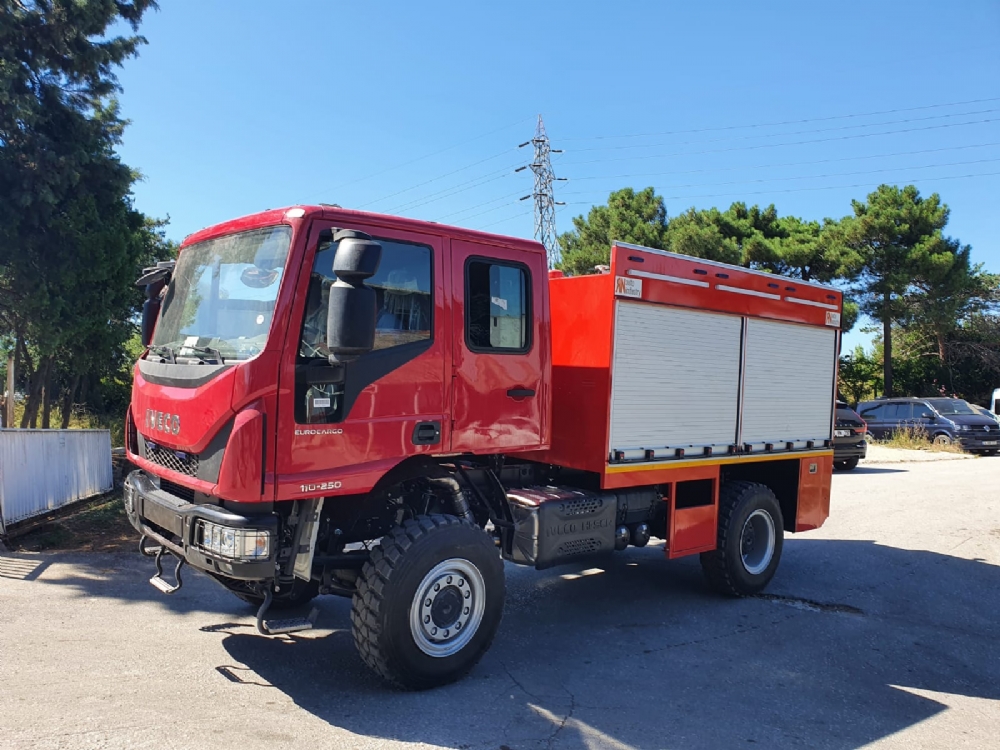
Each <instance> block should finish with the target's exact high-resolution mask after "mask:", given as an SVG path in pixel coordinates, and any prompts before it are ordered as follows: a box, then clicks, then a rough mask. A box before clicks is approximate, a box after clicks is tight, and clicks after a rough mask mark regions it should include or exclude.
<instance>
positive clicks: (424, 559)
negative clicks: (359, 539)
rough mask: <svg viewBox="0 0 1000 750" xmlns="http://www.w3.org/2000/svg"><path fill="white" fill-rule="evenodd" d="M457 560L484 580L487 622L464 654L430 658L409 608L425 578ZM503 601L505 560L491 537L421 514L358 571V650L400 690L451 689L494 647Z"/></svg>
mask: <svg viewBox="0 0 1000 750" xmlns="http://www.w3.org/2000/svg"><path fill="white" fill-rule="evenodd" d="M454 559H459V560H463V561H467V562H469V563H471V564H472V565H474V566H475V567H476V568H477V569H478V572H479V574H480V575H481V576H482V581H483V583H484V586H483V588H484V594H483V595H482V598H483V600H484V609H483V610H482V619H481V620H480V621H479V625H478V628H477V630H476V631H475V633H474V635H473V636H472V637H471V640H469V641H468V643H466V644H465V645H464V646H463V647H462V648H461V649H460V650H459V651H457V652H456V653H454V654H451V655H447V656H430V655H428V654H427V653H425V652H424V651H423V650H421V647H420V646H418V645H417V642H416V640H415V638H414V634H413V631H412V629H411V627H412V626H411V604H413V602H414V598H415V595H416V594H417V588H418V587H419V586H420V585H421V583H422V582H424V580H425V576H427V574H428V573H429V572H430V571H432V570H433V569H434V568H435V566H437V565H438V564H439V563H442V562H443V561H445V560H454ZM505 596H506V583H505V581H504V573H503V561H502V560H501V559H500V554H499V552H498V551H497V548H496V544H495V543H494V542H493V539H492V537H490V536H489V534H487V533H486V532H485V531H483V530H482V529H480V528H479V527H478V526H473V525H472V524H469V523H465V522H463V521H461V520H459V519H458V518H456V517H455V516H450V515H440V514H435V515H428V516H417V517H416V518H414V519H412V520H407V521H404V522H403V524H402V525H401V526H398V527H396V528H394V529H392V531H390V532H389V533H388V534H386V535H385V536H384V537H383V538H382V540H381V542H380V543H379V545H378V546H377V547H375V549H373V550H372V553H371V559H370V560H369V561H368V562H367V563H365V566H364V568H363V569H362V570H361V575H360V576H359V577H358V581H357V591H356V592H355V594H354V599H353V605H352V608H351V624H352V626H353V631H354V645H355V646H356V647H357V649H358V653H359V654H360V655H361V658H362V660H363V661H364V662H365V664H367V665H368V666H369V667H370V668H371V669H372V670H373V671H374V672H375V673H376V674H378V675H379V676H380V677H382V678H383V679H384V680H386V681H387V682H389V683H390V684H391V685H393V686H395V687H398V688H402V689H405V690H426V689H428V688H433V687H437V686H439V685H446V684H448V683H450V682H454V681H455V680H458V679H460V678H461V677H463V676H464V675H465V674H467V673H468V672H469V670H470V669H472V667H474V666H475V665H476V663H477V662H478V661H479V660H480V658H482V656H483V654H485V653H486V651H487V650H488V649H489V647H490V645H491V644H492V643H493V637H494V636H495V635H496V632H497V628H498V627H499V626H500V619H501V617H502V616H503V603H504V597H505ZM421 598H422V597H421Z"/></svg>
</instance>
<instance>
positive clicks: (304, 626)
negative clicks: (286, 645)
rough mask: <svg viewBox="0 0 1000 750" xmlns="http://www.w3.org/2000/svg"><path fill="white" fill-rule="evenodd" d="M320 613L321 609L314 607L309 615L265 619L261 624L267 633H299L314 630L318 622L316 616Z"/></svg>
mask: <svg viewBox="0 0 1000 750" xmlns="http://www.w3.org/2000/svg"><path fill="white" fill-rule="evenodd" d="M318 615H319V610H318V609H316V608H315V607H313V609H312V611H311V612H310V613H309V616H308V617H289V618H286V619H284V620H264V621H263V622H262V623H261V625H263V627H264V631H265V633H266V635H282V634H284V633H298V632H300V631H303V630H312V629H313V627H314V626H315V624H316V617H317V616H318Z"/></svg>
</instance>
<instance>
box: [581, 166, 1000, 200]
mask: <svg viewBox="0 0 1000 750" xmlns="http://www.w3.org/2000/svg"><path fill="white" fill-rule="evenodd" d="M998 161H1000V157H998V158H996V159H973V160H970V161H955V162H948V163H947V164H924V165H921V166H919V167H889V168H886V169H872V170H865V171H860V172H830V173H828V174H815V175H797V176H795V177H767V178H762V179H758V180H733V181H730V182H700V183H691V184H688V185H670V186H669V187H668V188H667V189H670V190H675V189H678V188H692V187H723V186H726V185H756V184H760V183H764V182H790V181H793V180H821V179H825V178H827V177H854V176H858V175H867V174H884V173H886V172H900V171H902V170H906V169H934V168H936V167H959V166H967V165H969V164H992V163H994V162H998ZM594 192H596V191H593V190H591V191H580V192H575V193H566V195H592V194H593V193H594Z"/></svg>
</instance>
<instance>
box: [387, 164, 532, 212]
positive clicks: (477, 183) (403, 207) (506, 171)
mask: <svg viewBox="0 0 1000 750" xmlns="http://www.w3.org/2000/svg"><path fill="white" fill-rule="evenodd" d="M516 166H517V165H516V164H512V165H510V166H509V167H505V168H503V169H498V170H497V171H496V172H489V173H487V174H485V175H483V176H481V177H476V178H473V179H471V180H466V181H465V182H460V183H458V184H456V185H452V186H450V187H447V188H444V189H443V190H438V191H436V192H433V193H429V194H427V195H425V196H422V197H420V198H415V199H413V200H411V201H409V202H407V203H403V204H400V205H398V206H395V207H393V208H391V209H390V210H389V211H388V213H398V212H400V211H409V210H412V209H414V208H420V207H421V206H426V205H427V204H429V203H436V202H437V201H439V200H444V199H445V198H450V197H451V196H453V195H457V194H458V193H464V192H467V191H469V190H473V189H475V188H477V187H482V186H483V185H486V184H488V183H490V182H496V181H497V180H502V179H503V178H504V177H510V176H511V175H513V174H514V167H516Z"/></svg>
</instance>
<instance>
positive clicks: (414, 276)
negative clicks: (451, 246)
mask: <svg viewBox="0 0 1000 750" xmlns="http://www.w3.org/2000/svg"><path fill="white" fill-rule="evenodd" d="M376 239H377V240H378V242H379V244H381V245H382V260H381V262H380V263H379V269H378V273H376V274H375V275H374V276H372V278H370V279H368V281H366V282H365V285H366V286H368V287H369V288H371V289H373V290H374V291H375V350H376V351H377V350H380V349H390V348H392V347H397V346H403V345H405V344H410V343H413V342H419V341H428V340H430V339H431V338H432V337H433V330H434V329H433V322H434V321H433V317H434V299H433V291H432V290H433V279H432V262H433V255H432V251H431V248H430V247H428V246H427V245H419V244H416V243H411V242H398V241H396V240H384V239H379V238H376ZM336 251H337V246H336V245H335V244H333V243H331V242H325V243H323V244H321V245H320V246H319V248H318V249H317V250H316V259H315V261H314V262H313V270H312V274H311V275H310V277H309V291H308V296H307V298H306V310H305V315H304V316H303V320H302V334H301V337H300V339H299V357H298V363H297V365H296V368H295V421H296V422H298V423H299V424H329V423H333V422H340V421H342V420H343V419H344V417H345V414H344V408H345V406H344V383H343V382H341V381H339V380H338V379H336V378H333V377H331V376H332V374H333V372H334V371H333V368H331V367H329V365H328V364H327V363H328V359H329V354H330V350H329V349H328V348H327V345H326V315H327V304H328V300H329V298H330V287H331V286H332V285H333V283H334V282H335V281H336V280H337V277H336V275H335V274H334V273H333V256H334V254H335V253H336Z"/></svg>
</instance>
